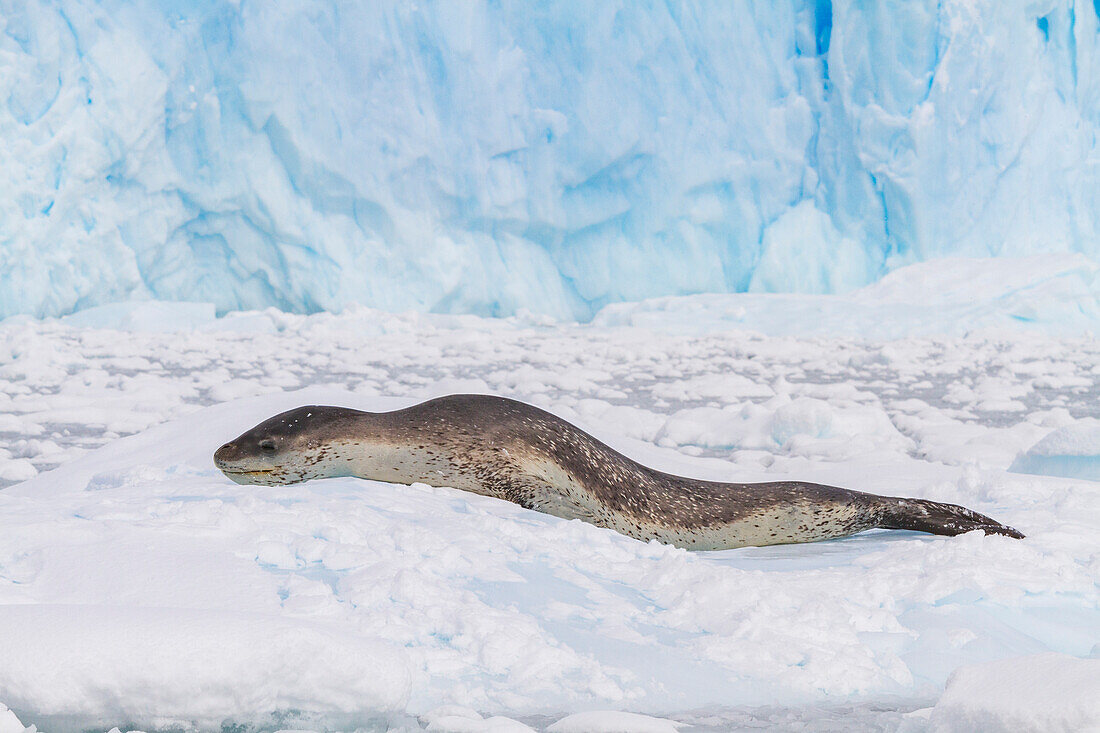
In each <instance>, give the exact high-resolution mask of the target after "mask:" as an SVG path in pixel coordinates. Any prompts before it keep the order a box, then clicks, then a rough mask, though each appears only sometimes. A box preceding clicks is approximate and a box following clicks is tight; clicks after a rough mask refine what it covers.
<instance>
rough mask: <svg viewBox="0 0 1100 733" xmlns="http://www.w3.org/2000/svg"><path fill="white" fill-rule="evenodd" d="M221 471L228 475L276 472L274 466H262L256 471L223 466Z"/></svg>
mask: <svg viewBox="0 0 1100 733" xmlns="http://www.w3.org/2000/svg"><path fill="white" fill-rule="evenodd" d="M221 472H222V473H224V474H226V475H227V476H263V475H266V474H269V473H275V469H274V468H260V469H257V470H255V471H243V470H242V471H237V470H234V469H232V468H223V469H221Z"/></svg>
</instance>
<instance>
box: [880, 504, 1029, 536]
mask: <svg viewBox="0 0 1100 733" xmlns="http://www.w3.org/2000/svg"><path fill="white" fill-rule="evenodd" d="M878 526H879V527H881V528H882V529H908V530H913V531H914V532H930V533H932V534H943V535H950V536H954V535H957V534H962V533H963V532H973V531H974V530H976V529H980V530H982V531H983V532H985V533H986V534H1000V535H1004V536H1005V537H1014V538H1015V539H1018V540H1019V539H1023V537H1024V535H1023V533H1022V532H1020V531H1018V530H1016V529H1013V528H1012V527H1009V526H1008V525H1007V524H1001V523H1000V522H998V521H997V520H996V519H991V518H990V517H987V516H985V515H984V514H978V512H975V511H971V510H970V509H967V508H966V507H963V506H959V505H958V504H944V503H942V502H938V501H929V500H928V499H892V498H888V499H884V500H883V517H882V521H881V522H880V523H879V525H878Z"/></svg>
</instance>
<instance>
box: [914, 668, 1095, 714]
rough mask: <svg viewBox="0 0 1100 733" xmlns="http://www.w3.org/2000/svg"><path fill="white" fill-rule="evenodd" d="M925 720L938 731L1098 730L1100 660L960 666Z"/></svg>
mask: <svg viewBox="0 0 1100 733" xmlns="http://www.w3.org/2000/svg"><path fill="white" fill-rule="evenodd" d="M930 720H931V723H932V730H933V731H937V732H943V733H948V732H949V731H973V730H980V731H986V732H987V733H1000V732H1001V731H1003V732H1004V733H1015V732H1016V731H1025V730H1028V731H1031V730H1033V731H1066V733H1069V732H1070V731H1085V730H1097V729H1100V659H1079V658H1077V657H1071V656H1068V655H1066V654H1054V653H1047V654H1037V655H1034V656H1028V657H1016V658H1013V659H1004V660H1000V661H997V662H987V663H985V664H976V665H967V666H964V667H960V668H959V669H957V670H955V671H954V672H953V673H952V674H951V677H950V678H949V679H948V680H947V689H946V690H944V693H943V696H942V697H941V698H940V700H939V702H937V703H936V707H935V708H934V709H933V711H932V715H931V719H930Z"/></svg>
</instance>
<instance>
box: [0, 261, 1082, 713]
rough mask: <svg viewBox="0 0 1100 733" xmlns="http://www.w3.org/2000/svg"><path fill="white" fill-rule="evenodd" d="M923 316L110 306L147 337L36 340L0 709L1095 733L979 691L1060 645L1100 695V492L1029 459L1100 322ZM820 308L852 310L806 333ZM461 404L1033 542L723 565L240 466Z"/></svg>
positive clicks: (25, 347) (26, 398)
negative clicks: (932, 508)
mask: <svg viewBox="0 0 1100 733" xmlns="http://www.w3.org/2000/svg"><path fill="white" fill-rule="evenodd" d="M1031 269H1033V270H1035V272H1033V273H1032V274H1033V275H1034V277H1035V278H1037V279H1039V280H1040V281H1041V282H1046V283H1049V282H1050V279H1049V278H1048V277H1047V276H1046V275H1045V274H1043V272H1041V271H1040V270H1041V268H1031ZM995 279H997V280H1000V281H1002V284H1003V285H1004V286H1005V287H1006V288H1009V289H1014V290H1013V292H1023V291H1025V290H1027V289H1028V288H1029V287H1031V286H1030V285H1029V283H1030V282H1032V281H1030V280H1028V279H1027V278H1023V281H1022V282H1018V283H1012V282H1009V280H1010V279H1011V278H995ZM972 280H974V281H975V282H977V280H978V278H977V276H976V275H975V277H974V278H972ZM937 282H942V278H941V279H940V280H938V281H937ZM1063 282H1064V281H1063ZM1071 290H1072V288H1071ZM902 295H904V294H901V295H898V297H897V298H896V303H897V305H896V311H895V313H894V315H895V316H896V319H897V320H896V322H895V324H894V330H892V331H891V330H890V329H891V326H890V323H889V316H890V311H889V309H887V308H886V307H885V306H884V307H883V308H884V309H883V311H882V312H881V314H880V316H881V317H880V320H881V321H882V322H883V324H882V326H881V329H882V330H881V332H880V333H881V334H882V335H879V336H873V337H869V338H860V337H853V336H851V335H847V334H846V333H844V332H842V333H841V334H839V335H837V334H833V335H829V334H828V333H827V332H826V330H825V327H824V326H823V324H828V323H833V322H839V321H842V320H843V317H842V316H843V314H845V313H854V312H856V310H857V304H858V302H859V298H858V297H857V298H856V300H855V301H853V300H852V298H850V297H848V296H835V297H833V298H826V297H824V296H798V297H797V298H796V296H783V295H775V296H768V295H760V294H744V295H728V296H696V297H691V298H685V299H681V300H664V301H653V302H647V303H641V304H637V305H635V306H633V307H631V308H629V309H628V308H626V307H625V306H614V307H613V313H604V314H601V316H600V317H598V318H597V319H595V321H594V322H593V323H591V324H587V325H580V324H573V323H558V322H555V321H552V320H549V319H546V318H544V317H540V316H534V315H530V314H528V315H524V316H520V317H515V318H508V319H482V318H478V317H475V316H448V315H432V316H429V315H423V314H416V313H408V314H396V315H395V314H390V313H385V312H382V311H376V310H370V309H366V308H354V309H349V310H348V311H347V312H345V313H343V314H341V315H332V314H318V315H313V316H297V315H288V314H284V313H280V312H278V311H274V310H269V311H263V312H251V313H240V314H231V315H229V316H226V317H223V318H214V317H213V315H212V312H211V311H210V310H209V309H206V310H203V309H202V308H200V307H198V306H182V307H181V308H180V309H179V310H178V311H177V312H176V314H175V315H173V310H172V308H171V307H169V306H163V305H158V306H157V307H158V308H163V310H162V311H160V312H159V315H157V316H156V317H155V318H150V317H148V314H144V315H143V313H144V311H143V309H144V306H142V305H140V304H138V305H131V306H126V307H122V306H119V307H114V308H108V309H103V310H97V311H89V312H88V315H87V316H82V318H91V317H93V316H95V315H97V314H98V316H99V317H100V318H101V321H100V323H99V324H98V325H100V326H113V327H114V328H96V327H95V325H96V324H94V323H89V322H87V321H83V322H82V321H80V320H75V321H74V320H72V319H66V320H34V319H29V318H25V317H17V318H12V319H8V320H7V321H4V322H2V323H0V377H2V380H0V413H2V415H0V440H2V441H3V442H2V445H0V475H5V476H11V478H8V479H7V482H6V484H5V485H6V486H7V488H6V489H4V490H3V491H0V659H3V660H4V663H3V664H0V702H3V703H5V704H6V705H8V706H10V707H11V708H12V710H13V711H14V714H9V713H3V714H0V715H2V716H3V717H0V724H3V725H6V726H8V727H11V728H13V730H14V727H13V726H14V725H16V723H12V722H11V721H12V720H13V719H18V720H19V721H21V723H19V725H30V724H34V725H37V726H38V727H40V728H43V729H44V730H49V731H53V730H77V729H85V728H87V727H92V726H102V727H103V728H104V729H106V728H109V727H110V726H112V725H137V726H146V727H157V726H161V727H163V726H170V725H184V726H197V727H200V728H209V727H212V726H213V727H217V726H216V723H214V721H232V722H236V723H240V724H242V725H254V726H258V727H259V728H262V729H270V730H274V729H275V728H277V727H284V728H287V727H289V728H294V727H299V728H318V727H325V728H328V729H333V728H342V727H344V728H346V727H354V726H361V727H367V728H369V727H372V726H375V727H382V726H391V727H398V728H401V727H405V728H410V729H416V728H420V727H428V728H430V729H434V730H456V731H457V730H467V731H490V730H499V731H505V730H516V731H518V730H522V729H523V727H521V726H526V727H527V728H531V729H535V730H544V729H546V728H548V727H550V726H552V725H555V724H556V723H558V721H561V720H563V719H564V720H565V721H568V720H569V717H568V716H570V715H573V714H577V713H590V712H592V711H600V710H603V711H619V712H631V713H638V714H643V715H649V716H652V717H656V718H662V719H667V720H671V721H675V722H677V723H689V724H691V725H692V726H693V728H690V729H684V730H691V729H695V730H700V731H707V730H725V729H730V728H736V727H737V726H743V727H748V726H749V725H759V724H762V721H767V722H768V723H769V724H770V725H772V726H773V727H774V728H775V729H780V730H782V729H791V730H793V729H798V727H799V726H816V727H817V729H828V726H829V725H833V726H834V728H835V729H837V730H844V729H850V728H851V726H853V725H856V726H863V727H871V728H873V727H875V726H878V727H879V728H880V729H888V730H889V729H904V730H911V731H927V730H932V729H934V728H935V727H937V726H938V729H942V730H952V729H959V726H960V725H962V723H959V722H958V721H962V720H979V719H981V720H993V721H994V722H996V721H1001V722H1000V723H996V724H999V725H1000V724H1003V725H1005V726H1009V727H1010V726H1011V725H1014V723H1013V722H1012V721H1024V723H1021V724H1023V725H1040V724H1041V721H1055V722H1057V721H1060V720H1071V721H1079V720H1086V721H1090V722H1091V721H1093V720H1094V719H1095V715H1096V713H1095V710H1094V709H1093V708H1089V707H1087V706H1080V707H1077V708H1073V709H1072V710H1073V711H1076V712H1075V713H1074V714H1075V715H1079V716H1083V717H1078V718H1059V717H1058V713H1057V710H1058V709H1059V708H1058V707H1057V706H1058V705H1060V703H1059V702H1058V700H1057V699H1051V700H1049V701H1047V700H1045V699H1044V698H1043V696H1042V695H1038V694H1035V695H1031V696H1030V697H1028V696H1025V695H1024V694H1023V693H1021V694H1020V695H1019V696H1018V700H1019V701H1020V703H1019V706H1017V707H1015V708H1006V707H1005V706H1004V705H1002V704H1001V701H1002V699H1003V698H1002V697H998V696H997V695H993V694H992V693H990V694H981V695H979V694H978V693H977V692H975V693H969V692H965V691H966V690H979V691H980V690H987V689H992V688H994V687H997V686H999V685H1002V684H1004V685H1009V684H1010V683H1011V684H1014V685H1017V686H1019V687H1027V686H1028V685H1029V684H1030V683H1028V682H1027V680H1026V679H1025V677H1024V676H1023V675H1024V672H1023V671H1017V672H1013V671H1011V670H1025V671H1026V670H1028V669H1032V668H1034V667H1035V664H1038V663H1037V662H1034V661H1029V660H1035V659H1038V660H1041V663H1042V664H1045V665H1047V667H1044V669H1047V668H1049V675H1050V676H1051V677H1053V676H1055V675H1056V674H1059V675H1061V676H1062V678H1064V679H1065V680H1066V683H1065V687H1066V689H1079V688H1080V689H1083V690H1084V691H1085V692H1088V691H1091V690H1096V691H1097V692H1100V681H1098V680H1097V679H1096V678H1095V676H1094V675H1092V673H1091V670H1092V666H1094V665H1092V666H1090V665H1091V662H1090V661H1089V660H1087V659H1086V658H1088V657H1089V656H1090V655H1093V656H1095V653H1096V644H1097V641H1098V637H1097V631H1098V629H1100V586H1098V581H1100V546H1098V545H1097V542H1096V536H1097V533H1096V527H1097V526H1098V523H1100V494H1098V492H1097V484H1096V483H1095V482H1094V481H1090V480H1087V479H1085V478H1083V477H1081V476H1079V475H1077V476H1071V477H1065V476H1057V475H1045V474H1028V473H1020V472H1016V471H1010V470H1009V469H1010V467H1011V466H1013V464H1014V463H1015V462H1016V461H1017V460H1018V457H1019V456H1020V455H1021V454H1028V452H1029V451H1031V449H1032V447H1033V446H1036V445H1037V444H1039V445H1042V444H1043V441H1047V443H1048V444H1049V443H1057V444H1058V445H1064V444H1068V443H1065V440H1063V438H1060V437H1058V436H1065V435H1071V436H1072V435H1085V434H1086V433H1087V431H1088V430H1090V429H1091V426H1093V425H1094V424H1095V420H1096V418H1097V417H1098V416H1100V408H1098V407H1097V405H1098V404H1100V399H1098V393H1100V390H1098V381H1100V380H1098V375H1100V344H1098V343H1097V342H1096V340H1095V338H1093V337H1092V335H1091V333H1090V331H1089V321H1088V319H1087V318H1085V317H1084V316H1082V317H1081V319H1080V320H1079V321H1077V322H1075V323H1073V324H1070V326H1067V328H1066V329H1063V330H1061V331H1059V330H1057V329H1051V330H1050V331H1049V332H1048V331H1047V330H1044V329H1043V328H1042V327H1041V321H1036V320H1022V319H1018V318H1012V317H1001V316H998V315H997V314H996V309H997V305H998V304H1005V303H1008V305H1007V306H1006V307H1008V308H1010V309H1011V308H1012V307H1014V306H1013V303H1014V302H1015V301H1013V300H1012V299H1011V298H1007V299H1006V298H1004V297H1002V295H1001V294H998V293H994V292H991V293H990V294H989V297H988V298H987V299H986V300H982V298H981V297H978V295H979V293H977V291H976V294H975V297H974V299H973V302H971V303H970V305H969V306H968V308H967V310H966V311H965V312H962V311H953V310H950V309H948V310H945V311H943V312H942V314H943V320H940V321H938V322H928V323H925V324H923V325H922V327H921V328H920V329H918V330H917V333H916V335H906V330H907V329H909V328H910V326H911V324H910V322H909V321H908V320H907V319H908V313H909V309H910V305H909V303H911V302H914V301H915V300H916V299H917V298H916V297H915V296H913V295H912V294H910V295H906V296H904V297H902ZM792 299H793V300H792ZM957 302H959V303H961V302H962V298H961V297H960V298H959V299H958V301H957ZM806 308H813V309H816V312H818V313H819V314H820V319H817V320H814V319H809V318H800V317H797V316H796V314H794V315H793V314H792V309H794V310H795V311H797V310H798V309H806ZM687 314H695V317H692V316H691V315H687ZM1002 315H1003V314H1002ZM967 319H970V320H969V321H968V320H967ZM755 323H759V324H765V325H766V324H777V323H785V324H787V325H786V327H785V328H784V329H777V330H776V333H774V334H771V335H764V334H763V333H762V332H761V331H756V330H752V328H753V325H754V324H755ZM800 323H801V329H802V331H801V332H799V325H800ZM1037 323H1040V325H1039V326H1037V325H1036V324H1037ZM1063 325H1065V324H1063ZM120 327H125V329H127V330H122V329H121V328H120ZM456 391H481V392H492V393H497V394H504V395H508V396H512V397H517V398H519V399H523V400H527V401H529V402H532V403H534V404H538V405H540V406H542V407H545V408H547V409H550V410H552V411H554V412H556V413H557V414H559V415H561V416H563V417H565V418H567V419H569V420H571V421H574V422H575V423H577V424H579V425H581V426H583V427H585V428H586V429H588V430H590V431H591V432H593V433H594V434H595V435H597V436H598V437H600V438H601V439H603V440H605V441H607V442H608V443H610V444H611V445H613V446H614V447H616V448H618V449H619V450H622V451H623V452H625V453H627V454H629V455H631V456H633V457H635V458H637V459H639V460H642V461H643V462H646V463H648V464H650V465H653V466H655V467H658V468H661V469H663V470H668V471H672V472H676V473H680V474H689V475H695V476H699V477H701V478H711V479H719V480H732V479H738V480H774V479H778V478H787V477H791V478H800V479H807V480H813V481H819V482H823V483H831V484H838V485H844V486H851V487H853V488H859V489H864V490H868V491H873V492H878V493H890V494H900V495H913V496H925V497H929V498H933V499H937V500H943V501H951V502H957V503H962V504H965V505H967V506H970V507H972V508H974V509H976V510H978V511H981V512H983V513H987V514H990V515H992V516H994V517H995V518H997V519H999V520H1002V521H1004V522H1006V523H1009V524H1012V525H1014V526H1016V527H1018V528H1020V529H1021V530H1022V531H1024V532H1025V533H1026V534H1027V535H1028V537H1027V539H1026V540H1023V541H1013V540H1009V539H1007V538H1004V537H985V536H982V535H980V534H969V535H964V536H961V537H956V538H945V537H932V536H929V535H920V534H914V533H903V532H869V533H865V534H862V535H859V536H856V537H852V538H848V539H844V540H839V541H831V542H825V543H817V544H810V545H792V546H781V547H769V548H746V549H743V550H734V551H725V552H717V553H694V554H693V553H688V552H685V551H682V550H678V549H675V548H671V547H666V546H662V545H658V544H643V543H640V542H636V541H634V540H631V539H629V538H626V537H623V536H620V535H617V534H614V533H612V532H609V531H605V530H601V529H598V528H595V527H592V526H590V525H586V524H583V523H579V522H564V521H561V520H558V519H556V518H553V517H550V516H547V515H542V514H538V513H534V512H529V511H525V510H523V509H521V508H519V507H517V506H514V505H511V504H508V503H504V502H500V501H496V500H492V499H487V498H484V497H479V496H476V495H472V494H468V493H462V492H458V491H454V490H450V489H438V488H431V487H427V486H423V485H417V486H412V487H407V486H397V485H390V484H384V483H378V482H369V481H360V480H355V479H330V480H324V481H316V482H310V483H305V484H299V485H292V486H281V487H254V486H240V485H237V484H234V483H232V482H230V481H228V480H227V479H225V478H224V477H223V476H222V475H221V474H219V473H218V472H217V471H216V470H215V469H214V467H213V466H212V464H211V460H210V457H211V454H212V452H213V450H214V449H215V448H216V447H217V446H218V445H219V444H220V443H222V442H224V440H226V439H227V438H229V437H233V436H235V435H237V434H238V433H239V432H241V431H242V430H243V429H245V428H247V427H250V426H251V425H252V424H254V423H255V422H257V421H259V420H260V419H262V418H264V417H267V416H269V415H271V414H273V413H275V412H277V411H279V410H282V409H286V408H289V407H292V406H295V405H299V404H308V403H318V402H327V403H338V404H343V405H347V406H352V407H359V408H363V409H392V408H395V407H399V406H403V405H407V404H410V403H412V402H414V401H417V400H420V399H424V398H427V397H430V396H433V395H437V394H442V393H448V392H456ZM1082 445H1083V443H1082ZM1032 452H1034V451H1032ZM20 481H21V482H20ZM16 482H20V483H16ZM1044 655H1045V656H1044ZM1014 660H1015V661H1014ZM1058 660H1062V661H1063V662H1064V663H1063V664H1059V661H1058ZM990 664H992V666H989V665H990ZM982 665H986V666H982ZM967 670H978V671H976V672H975V671H967ZM990 670H992V671H990ZM998 670H1008V671H1006V672H1005V673H1004V674H1005V675H1006V676H1005V677H1004V678H1003V680H1007V681H1008V682H1005V681H998V680H1001V679H1002V678H1000V677H997V676H996V675H997V674H998V672H997V671H998ZM953 673H955V674H954V676H952V675H953ZM949 680H951V682H950V683H949V682H948V681H949ZM1013 680H1015V681H1014V682H1013ZM945 684H947V685H948V687H947V692H946V693H945V692H944V686H945ZM1006 689H1007V688H1006ZM1006 694H1008V693H1006ZM941 695H942V696H943V697H942V699H941ZM983 700H984V701H985V702H983ZM960 701H962V702H960ZM964 702H965V703H966V704H965V705H963V703H964ZM967 706H969V707H967ZM983 706H984V707H983ZM1025 708H1026V710H1025ZM1021 711H1024V712H1026V716H1025V717H1020V716H1021V715H1024V713H1023V712H1021ZM1001 713H1003V715H1001ZM990 715H993V716H996V715H1001V717H999V718H988V717H982V716H990ZM968 716H969V717H968ZM1027 716H1030V717H1027ZM616 719H617V720H619V721H620V722H621V721H622V720H623V718H621V717H619V718H616V717H615V716H614V715H610V714H608V715H607V717H606V718H603V719H602V720H604V721H605V722H607V721H610V722H608V724H609V725H613V724H615V720H616ZM573 720H577V719H573ZM815 721H816V722H815ZM829 721H832V723H830V722H829ZM1005 721H1007V722H1005ZM1028 721H1032V722H1028ZM1034 721H1040V723H1034ZM992 724H993V723H990V725H992ZM1052 724H1053V723H1052ZM654 725H657V723H654ZM668 725H671V723H669V724H668ZM562 726H566V727H567V723H565V722H563V723H562ZM952 726H955V728H952ZM562 729H563V730H564V729H565V728H562ZM5 733H7V731H6V730H5Z"/></svg>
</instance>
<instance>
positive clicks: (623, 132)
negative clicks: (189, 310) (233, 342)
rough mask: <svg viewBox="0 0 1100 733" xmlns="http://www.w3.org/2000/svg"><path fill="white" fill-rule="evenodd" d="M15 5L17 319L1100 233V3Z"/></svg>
mask: <svg viewBox="0 0 1100 733" xmlns="http://www.w3.org/2000/svg"><path fill="white" fill-rule="evenodd" d="M0 7H2V8H4V10H3V12H2V15H3V18H4V25H3V27H2V28H0V59H3V62H2V63H3V72H4V73H0V100H6V102H4V103H0V139H3V140H4V141H5V145H4V146H3V148H2V149H0V169H3V170H4V171H5V175H4V177H3V182H2V183H0V252H3V257H0V284H2V285H3V287H2V288H0V316H3V315H8V314H12V313H18V312H30V313H35V314H38V315H56V314H61V313H66V312H69V311H72V310H74V309H79V308H83V307H86V306H88V305H94V304H97V303H103V302H110V301H114V300H119V299H125V298H130V297H138V298H143V297H156V298H164V299H174V300H190V301H206V302H213V303H215V304H216V305H217V307H218V309H219V310H221V311H226V310H233V309H240V308H262V307H266V306H272V305H273V306H277V307H279V308H282V309H285V310H291V311H316V310H322V309H339V308H341V307H342V306H344V305H345V304H348V303H351V302H359V303H364V304H366V305H371V306H376V307H381V308H385V309H389V310H405V309H415V310H434V311H450V312H476V313H480V314H488V315H498V314H509V313H513V312H515V311H517V310H518V309H521V308H526V309H530V310H533V311H537V312H541V313H549V314H552V315H555V316H558V317H562V318H586V317H588V316H590V315H591V314H592V313H593V312H594V311H595V310H597V309H598V308H599V307H601V306H603V305H605V304H607V303H609V302H614V301H621V300H636V299H641V298H646V297H650V296H657V295H665V294H678V293H694V292H712V291H714V292H720V291H733V290H746V289H750V288H751V289H752V290H757V291H812V292H835V291H843V290H846V289H850V288H853V287H858V286H860V285H863V284H866V283H867V282H868V281H870V280H873V279H875V278H877V277H878V276H880V275H881V274H883V273H884V272H886V271H888V270H891V269H893V268H894V267H896V266H898V265H900V264H905V263H907V262H913V261H921V260H926V259H930V258H935V257H940V256H944V255H949V254H952V255H965V256H990V255H994V256H995V255H1019V254H1026V253H1035V252H1051V251H1074V250H1076V251H1081V252H1085V253H1086V254H1089V255H1090V256H1092V257H1093V258H1096V257H1098V256H1100V251H1098V250H1097V247H1098V244H1097V243H1098V242H1100V237H1098V236H1097V232H1098V231H1100V219H1098V217H1100V213H1098V212H1100V168H1098V167H1097V166H1096V165H1095V164H1094V163H1093V161H1095V160H1096V159H1097V157H1098V155H1100V150H1098V145H1100V142H1098V141H1100V135H1098V134H1097V133H1098V127H1100V117H1098V115H1097V111H1096V110H1097V108H1098V105H1097V100H1098V99H1100V54H1098V52H1097V43H1098V42H1100V40H1098V39H1100V34H1098V22H1097V13H1096V9H1095V5H1094V3H1092V2H1089V1H1088V0H1084V1H1081V2H1073V1H1072V0H1060V1H1059V0H1052V1H1051V2H1046V3H1041V4H1035V3H1022V2H1000V1H999V0H978V1H977V2H940V3H933V2H925V3H891V4H887V5H884V6H882V7H875V8H864V7H862V5H861V4H859V3H851V4H849V3H847V2H830V1H829V0H815V1H813V2H809V1H807V0H791V2H786V3H783V2H781V3H763V4H758V5H757V6H755V7H746V6H743V5H741V4H735V3H730V4H706V5H704V6H702V8H701V9H699V8H683V9H669V8H667V7H664V6H659V7H653V8H648V7H642V6H641V5H638V4H634V3H622V4H616V3H596V4H593V3H575V4H569V3H556V4H554V5H553V6H551V7H548V8H540V9H532V8H530V7H529V6H528V5H526V4H516V5H511V4H507V3H506V4H503V5H497V4H485V5H478V4H472V3H463V4H454V3H438V4H436V3H432V2H424V3H419V4H417V6H415V7H413V6H411V5H408V4H404V3H392V4H390V3H375V2H353V3H342V2H341V3H336V2H332V3H315V2H306V1H305V0H297V1H295V0H291V2H285V3H279V4H277V5H276V4H271V3H258V4H250V3H233V2H218V1H216V0H210V1H208V2H203V3H194V4H187V5H186V6H181V5H180V4H178V3H164V4H160V5H152V4H140V5H138V6H131V5H127V4H120V3H116V2H111V1H110V0H105V1H104V2H102V3H95V2H84V1H83V0H61V2H59V3H57V4H50V5H47V4H38V3H20V2H16V3H3V2H0Z"/></svg>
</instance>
